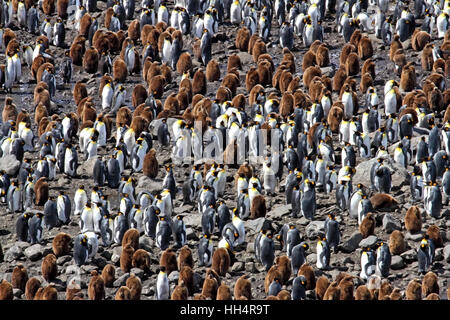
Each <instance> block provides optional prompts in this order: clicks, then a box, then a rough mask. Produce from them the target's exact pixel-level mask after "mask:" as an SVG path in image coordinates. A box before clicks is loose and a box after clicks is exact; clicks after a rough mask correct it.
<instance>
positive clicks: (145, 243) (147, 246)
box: [139, 236, 155, 253]
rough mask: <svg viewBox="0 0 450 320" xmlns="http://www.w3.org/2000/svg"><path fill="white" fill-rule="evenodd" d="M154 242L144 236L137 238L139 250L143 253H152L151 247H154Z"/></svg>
mask: <svg viewBox="0 0 450 320" xmlns="http://www.w3.org/2000/svg"><path fill="white" fill-rule="evenodd" d="M154 244H155V241H153V239H152V238H150V237H147V236H144V237H139V248H140V249H144V250H145V251H147V252H149V253H152V247H153V246H154Z"/></svg>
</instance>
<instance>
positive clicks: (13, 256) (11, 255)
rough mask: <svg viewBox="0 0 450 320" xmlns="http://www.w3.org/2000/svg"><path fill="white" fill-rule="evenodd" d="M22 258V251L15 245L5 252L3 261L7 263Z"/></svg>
mask: <svg viewBox="0 0 450 320" xmlns="http://www.w3.org/2000/svg"><path fill="white" fill-rule="evenodd" d="M21 256H23V252H22V249H20V248H19V247H18V246H17V245H14V246H12V247H11V248H9V249H8V250H7V251H6V252H5V256H4V257H3V259H4V260H5V261H6V262H12V261H13V260H17V259H19V258H20V257H21Z"/></svg>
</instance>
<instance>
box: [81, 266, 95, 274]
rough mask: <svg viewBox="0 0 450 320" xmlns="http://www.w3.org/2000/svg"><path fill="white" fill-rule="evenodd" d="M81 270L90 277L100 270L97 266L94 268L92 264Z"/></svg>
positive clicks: (82, 267)
mask: <svg viewBox="0 0 450 320" xmlns="http://www.w3.org/2000/svg"><path fill="white" fill-rule="evenodd" d="M80 268H81V270H82V271H84V273H86V274H89V275H90V274H91V272H92V271H94V270H98V267H97V266H93V265H90V264H84V265H82V266H81V267H80Z"/></svg>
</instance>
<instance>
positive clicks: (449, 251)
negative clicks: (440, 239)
mask: <svg viewBox="0 0 450 320" xmlns="http://www.w3.org/2000/svg"><path fill="white" fill-rule="evenodd" d="M444 259H445V261H447V262H448V263H450V244H448V245H446V246H445V247H444Z"/></svg>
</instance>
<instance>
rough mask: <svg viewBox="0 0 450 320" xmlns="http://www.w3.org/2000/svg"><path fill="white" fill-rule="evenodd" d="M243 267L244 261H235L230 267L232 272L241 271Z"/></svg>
mask: <svg viewBox="0 0 450 320" xmlns="http://www.w3.org/2000/svg"><path fill="white" fill-rule="evenodd" d="M244 269H245V264H244V262H241V261H238V262H235V263H234V264H233V266H232V267H231V271H232V272H238V271H243V270H244Z"/></svg>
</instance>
